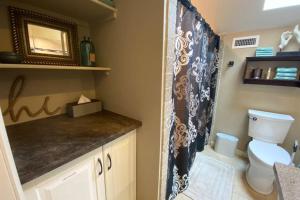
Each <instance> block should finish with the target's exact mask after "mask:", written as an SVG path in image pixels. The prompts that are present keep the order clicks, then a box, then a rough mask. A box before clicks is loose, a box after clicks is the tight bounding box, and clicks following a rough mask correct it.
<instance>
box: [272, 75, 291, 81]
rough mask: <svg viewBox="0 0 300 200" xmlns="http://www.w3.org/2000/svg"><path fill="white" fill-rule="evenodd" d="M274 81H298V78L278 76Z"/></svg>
mask: <svg viewBox="0 0 300 200" xmlns="http://www.w3.org/2000/svg"><path fill="white" fill-rule="evenodd" d="M274 79H275V80H296V77H282V76H276V77H275V78H274Z"/></svg>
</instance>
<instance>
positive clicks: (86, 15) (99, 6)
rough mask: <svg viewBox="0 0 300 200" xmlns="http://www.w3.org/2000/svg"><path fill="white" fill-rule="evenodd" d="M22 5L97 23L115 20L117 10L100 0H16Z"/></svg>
mask: <svg viewBox="0 0 300 200" xmlns="http://www.w3.org/2000/svg"><path fill="white" fill-rule="evenodd" d="M18 1H20V2H22V3H25V4H29V5H32V6H35V7H40V8H43V9H46V10H50V11H54V12H56V13H60V14H62V15H65V16H70V17H74V18H76V19H81V20H86V21H89V22H95V21H96V22H97V20H100V21H102V20H104V21H105V20H108V19H115V18H116V17H117V9H116V8H115V7H112V6H110V5H108V4H106V3H104V2H103V1H101V0H63V1H61V0H18Z"/></svg>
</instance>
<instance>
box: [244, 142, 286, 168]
mask: <svg viewBox="0 0 300 200" xmlns="http://www.w3.org/2000/svg"><path fill="white" fill-rule="evenodd" d="M248 150H249V151H250V153H251V154H252V155H253V156H254V157H255V158H256V159H257V160H259V161H260V162H262V163H263V164H265V165H267V166H269V167H273V165H274V163H275V162H279V163H282V164H285V165H289V164H290V163H291V157H290V155H289V153H288V152H287V151H286V150H284V149H283V148H282V147H280V146H278V145H277V144H272V143H268V142H263V141H259V140H252V141H251V142H250V143H249V146H248Z"/></svg>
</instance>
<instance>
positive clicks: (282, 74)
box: [276, 72, 297, 77]
mask: <svg viewBox="0 0 300 200" xmlns="http://www.w3.org/2000/svg"><path fill="white" fill-rule="evenodd" d="M276 76H282V77H296V76H297V73H296V72H295V73H294V72H291V73H288V72H277V73H276Z"/></svg>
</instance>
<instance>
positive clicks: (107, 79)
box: [91, 0, 164, 200]
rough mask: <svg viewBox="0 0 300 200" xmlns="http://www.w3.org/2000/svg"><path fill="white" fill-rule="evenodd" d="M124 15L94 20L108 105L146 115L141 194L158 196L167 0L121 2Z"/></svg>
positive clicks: (140, 148) (147, 198)
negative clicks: (106, 69)
mask: <svg viewBox="0 0 300 200" xmlns="http://www.w3.org/2000/svg"><path fill="white" fill-rule="evenodd" d="M116 3H117V8H118V18H117V19H116V20H115V21H109V22H107V23H101V22H97V23H94V24H92V25H91V29H92V31H91V32H92V37H93V38H94V43H95V46H96V50H97V51H96V54H97V58H98V64H99V65H102V66H109V67H111V68H112V71H111V72H110V75H109V76H106V75H101V74H99V75H98V76H97V80H96V91H97V97H99V98H100V99H102V100H103V102H104V107H105V108H106V109H109V110H112V111H114V112H117V113H120V114H123V115H126V116H130V117H133V118H135V119H138V120H141V121H142V122H143V126H142V127H141V128H140V129H139V130H138V131H137V199H139V200H154V199H157V196H158V187H159V185H158V183H159V170H160V168H159V167H160V165H159V162H160V132H161V97H162V70H163V69H162V65H163V60H162V54H163V27H164V24H163V21H164V1H161V0H151V1H140V0H128V1H117V2H116Z"/></svg>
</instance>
